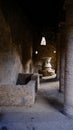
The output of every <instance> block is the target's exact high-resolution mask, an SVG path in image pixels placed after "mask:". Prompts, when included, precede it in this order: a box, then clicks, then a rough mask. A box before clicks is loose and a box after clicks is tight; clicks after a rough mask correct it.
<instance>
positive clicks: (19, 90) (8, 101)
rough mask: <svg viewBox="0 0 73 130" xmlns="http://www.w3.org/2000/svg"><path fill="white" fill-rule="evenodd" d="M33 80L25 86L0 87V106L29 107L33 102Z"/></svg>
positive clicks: (34, 82)
mask: <svg viewBox="0 0 73 130" xmlns="http://www.w3.org/2000/svg"><path fill="white" fill-rule="evenodd" d="M35 84H36V81H35V80H31V81H29V82H28V83H27V84H26V85H14V86H10V85H2V86H0V106H16V105H19V106H20V105H26V106H31V105H32V104H34V102H35Z"/></svg>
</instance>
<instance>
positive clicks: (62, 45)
mask: <svg viewBox="0 0 73 130" xmlns="http://www.w3.org/2000/svg"><path fill="white" fill-rule="evenodd" d="M60 32H61V36H60V86H59V92H64V75H65V24H64V23H62V24H61V28H60Z"/></svg>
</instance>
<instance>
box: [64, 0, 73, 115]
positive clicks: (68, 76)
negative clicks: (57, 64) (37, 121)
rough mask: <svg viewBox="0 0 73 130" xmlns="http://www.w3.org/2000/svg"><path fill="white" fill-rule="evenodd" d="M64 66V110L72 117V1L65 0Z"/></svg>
mask: <svg viewBox="0 0 73 130" xmlns="http://www.w3.org/2000/svg"><path fill="white" fill-rule="evenodd" d="M66 8H67V9H66V10H67V14H66V18H67V19H66V24H67V26H66V28H67V36H66V42H67V43H66V44H67V45H66V60H65V64H66V68H65V92H64V111H65V113H66V114H67V115H69V116H72V117H73V1H72V0H69V1H68V0H67V6H66Z"/></svg>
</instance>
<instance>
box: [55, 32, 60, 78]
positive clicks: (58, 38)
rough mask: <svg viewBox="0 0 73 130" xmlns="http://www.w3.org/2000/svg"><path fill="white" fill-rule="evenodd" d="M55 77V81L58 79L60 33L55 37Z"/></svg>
mask: <svg viewBox="0 0 73 130" xmlns="http://www.w3.org/2000/svg"><path fill="white" fill-rule="evenodd" d="M56 50H57V53H56V75H57V80H59V79H60V33H58V35H57V44H56Z"/></svg>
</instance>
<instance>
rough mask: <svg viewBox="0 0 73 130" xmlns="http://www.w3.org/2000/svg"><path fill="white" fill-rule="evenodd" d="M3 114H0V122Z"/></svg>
mask: <svg viewBox="0 0 73 130" xmlns="http://www.w3.org/2000/svg"><path fill="white" fill-rule="evenodd" d="M3 116H4V114H3V113H0V121H2V119H3Z"/></svg>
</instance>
